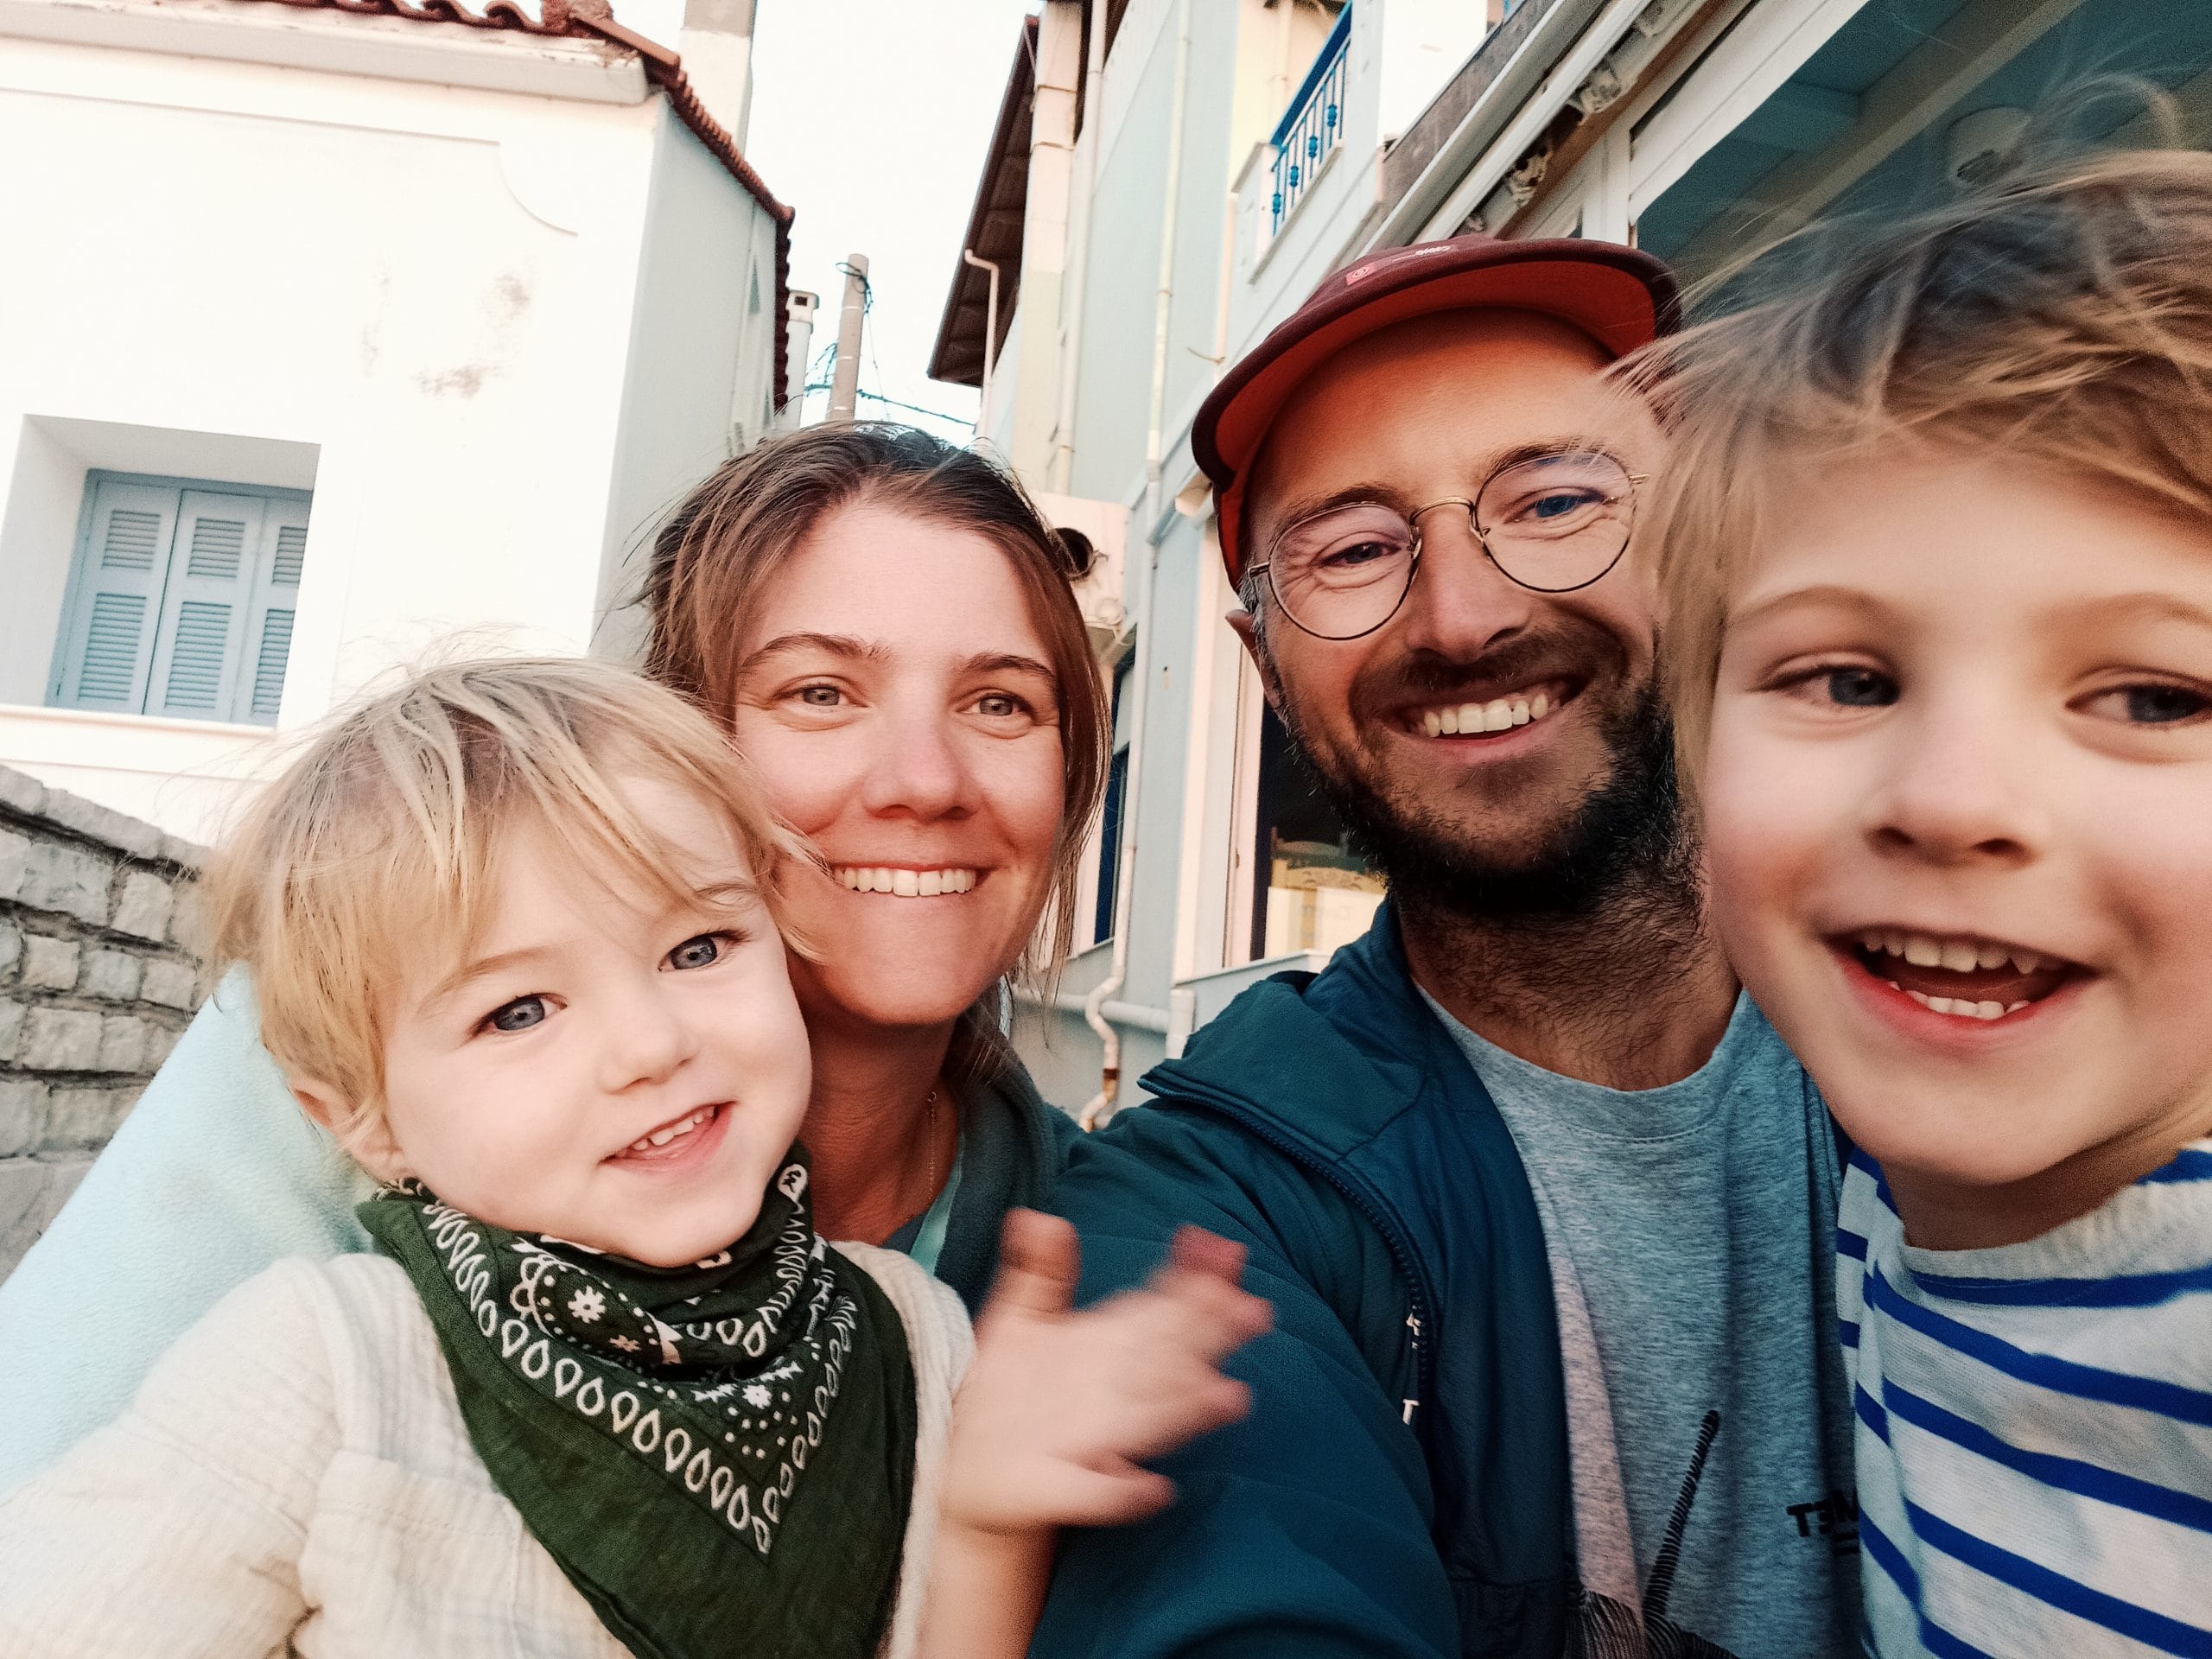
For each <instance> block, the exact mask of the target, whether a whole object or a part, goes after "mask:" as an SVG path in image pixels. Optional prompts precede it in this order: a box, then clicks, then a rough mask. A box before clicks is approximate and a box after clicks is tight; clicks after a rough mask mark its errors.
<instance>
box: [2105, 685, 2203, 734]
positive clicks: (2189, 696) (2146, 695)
mask: <svg viewBox="0 0 2212 1659" xmlns="http://www.w3.org/2000/svg"><path fill="white" fill-rule="evenodd" d="M2120 695H2121V696H2122V697H2124V698H2125V699H2126V704H2127V717H2128V719H2129V720H2131V721H2134V722H2135V723H2136V724H2138V725H2141V726H2171V725H2172V724H2173V723H2174V722H2175V721H2182V720H2194V719H2195V718H2196V716H2197V715H2201V714H2202V713H2203V712H2204V711H2205V709H2206V708H2207V706H2208V705H2207V702H2206V700H2205V697H2204V694H2203V693H2202V692H2201V691H2192V690H2190V689H2189V688H2188V687H2187V686H2183V685H2131V686H2127V687H2126V688H2125V689H2123V690H2122V691H2121V693H2120Z"/></svg>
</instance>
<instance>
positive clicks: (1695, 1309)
mask: <svg viewBox="0 0 2212 1659" xmlns="http://www.w3.org/2000/svg"><path fill="white" fill-rule="evenodd" d="M1429 1006H1430V1007H1433V1008H1434V1009H1435V1010H1436V1014H1437V1017H1438V1018H1440V1020H1443V1021H1444V1024H1445V1027H1446V1030H1448V1031H1449V1032H1451V1033H1452V1037H1453V1038H1454V1039H1455V1040H1457V1041H1458V1043H1459V1046H1460V1047H1461V1048H1462V1049H1463V1050H1465V1052H1466V1055H1467V1058H1468V1060H1469V1062H1470V1063H1471V1065H1473V1067H1474V1070H1475V1075H1476V1076H1477V1077H1480V1078H1481V1079H1482V1081H1483V1084H1484V1086H1485V1087H1486V1088H1487V1089H1488V1090H1490V1092H1491V1098H1492V1099H1494V1100H1495V1101H1496V1102H1497V1108H1498V1110H1499V1111H1500V1112H1501V1113H1503V1116H1504V1118H1505V1122H1506V1124H1507V1127H1508V1128H1510V1130H1511V1131H1512V1134H1513V1140H1514V1143H1515V1145H1516V1146H1517V1147H1519V1148H1520V1152H1521V1157H1522V1162H1523V1163H1524V1164H1526V1165H1527V1166H1528V1170H1529V1180H1530V1182H1531V1183H1532V1185H1534V1187H1535V1195H1536V1202H1537V1208H1538V1211H1539V1212H1540V1213H1541V1217H1542V1218H1543V1224H1544V1233H1545V1242H1546V1245H1547V1249H1548V1254H1549V1255H1550V1258H1551V1268H1552V1281H1553V1288H1554V1295H1555V1297H1556V1298H1557V1300H1558V1302H1559V1305H1560V1350H1561V1358H1562V1360H1563V1361H1564V1362H1565V1366H1566V1372H1567V1412H1568V1438H1569V1442H1570V1446H1571V1450H1572V1452H1573V1470H1574V1499H1575V1526H1576V1534H1577V1539H1578V1545H1579V1555H1580V1562H1579V1565H1580V1570H1581V1576H1582V1580H1583V1584H1584V1586H1585V1588H1586V1590H1587V1591H1588V1592H1591V1593H1592V1595H1593V1596H1603V1597H1605V1598H1606V1599H1607V1600H1608V1601H1610V1602H1611V1603H1614V1604H1624V1603H1625V1604H1629V1605H1637V1604H1640V1605H1641V1607H1642V1610H1643V1621H1644V1623H1645V1624H1646V1625H1647V1626H1648V1627H1649V1634H1650V1638H1651V1650H1652V1651H1653V1652H1662V1653H1669V1654H1675V1653H1681V1654H1686V1655H1690V1656H1707V1659H1710V1656H1712V1655H1714V1654H1722V1655H1726V1656H1732V1659H1809V1656H1819V1655H1837V1656H1845V1655H1855V1654H1857V1653H1858V1651H1859V1644H1858V1638H1857V1630H1858V1626H1859V1571H1858V1567H1859V1562H1858V1549H1859V1545H1858V1507H1857V1503H1856V1502H1855V1500H1854V1498H1853V1495H1852V1493H1853V1488H1852V1477H1851V1425H1850V1408H1849V1395H1848V1393H1847V1389H1846V1387H1845V1383H1844V1378H1843V1369H1842V1362H1841V1357H1840V1351H1839V1349H1838V1347H1837V1343H1836V1331H1835V1297H1834V1279H1835V1274H1834V1238H1835V1203H1836V1191H1837V1185H1838V1181H1839V1179H1840V1177H1839V1171H1838V1169H1837V1164H1836V1152H1835V1141H1834V1132H1833V1130H1832V1129H1831V1128H1830V1126H1829V1122H1828V1117H1827V1112H1826V1110H1825V1109H1823V1108H1822V1106H1821V1102H1820V1099H1819V1096H1817V1095H1816V1094H1815V1091H1814V1090H1813V1087H1812V1084H1811V1083H1810V1082H1809V1081H1808V1079H1807V1077H1806V1076H1805V1073H1804V1071H1803V1068H1802V1067H1801V1066H1800V1065H1798V1064H1797V1061H1796V1058H1795V1057H1794V1056H1792V1055H1791V1054H1790V1052H1789V1050H1788V1049H1787V1048H1786V1047H1784V1046H1783V1042H1782V1039H1780V1038H1779V1037H1777V1035H1776V1034H1775V1032H1774V1028H1773V1027H1771V1026H1770V1025H1768V1024H1767V1022H1766V1019H1765V1017H1764V1015H1763V1014H1760V1013H1759V1011H1758V1008H1757V1007H1754V1006H1753V1005H1752V1003H1751V999H1750V998H1749V997H1741V998H1739V999H1738V1001H1737V1004H1736V1009H1735V1012H1734V1014H1733V1015H1732V1018H1731V1019H1730V1020H1729V1022H1728V1029H1727V1031H1726V1033H1725V1034H1724V1035H1723V1036H1722V1038H1721V1040H1720V1046H1719V1047H1718V1048H1717V1049H1715V1050H1714V1051H1713V1058H1711V1059H1709V1060H1708V1061H1707V1062H1706V1064H1705V1065H1703V1066H1702V1067H1700V1069H1699V1070H1698V1071H1695V1072H1694V1073H1693V1074H1692V1075H1690V1076H1689V1077H1685V1078H1683V1079H1682V1080H1681V1082H1680V1083H1675V1084H1669V1085H1667V1086H1666V1087H1665V1088H1662V1089H1647V1090H1634V1091H1625V1090H1618V1089H1606V1088H1602V1087H1600V1086H1599V1085H1598V1084H1588V1083H1582V1082H1579V1081H1577V1080H1575V1079H1574V1078H1572V1077H1560V1076H1558V1075H1557V1074H1556V1073H1554V1072H1550V1071H1544V1070H1543V1069H1542V1068H1541V1067H1539V1066H1535V1065H1530V1064H1529V1062H1527V1061H1526V1060H1523V1059H1521V1058H1518V1057H1517V1056H1516V1055H1512V1054H1509V1053H1507V1052H1505V1051H1504V1050H1503V1049H1502V1048H1499V1047H1497V1046H1496V1045H1494V1044H1492V1043H1490V1042H1487V1041H1485V1040H1484V1039H1482V1038H1481V1037H1478V1036H1477V1035H1476V1034H1475V1033H1473V1032H1471V1031H1470V1030H1468V1029H1467V1028H1466V1027H1465V1026H1462V1025H1460V1024H1459V1022H1458V1021H1457V1020H1453V1019H1452V1017H1451V1015H1449V1014H1446V1013H1445V1012H1444V1010H1443V1008H1442V1007H1440V1006H1438V1005H1437V1003H1436V1002H1435V1001H1434V1000H1433V999H1431V1001H1430V1004H1429ZM1620 1611H1621V1608H1620V1607H1619V1606H1618V1605H1616V1606H1614V1607H1611V1608H1604V1609H1602V1610H1601V1611H1599V1613H1598V1615H1597V1616H1596V1618H1595V1624H1596V1625H1597V1626H1598V1627H1599V1628H1597V1629H1592V1630H1588V1631H1587V1632H1586V1639H1588V1640H1592V1641H1594V1642H1595V1643H1597V1644H1598V1645H1597V1646H1596V1648H1595V1649H1593V1650H1595V1651H1599V1652H1607V1651H1613V1650H1615V1649H1612V1648H1611V1646H1610V1645H1609V1644H1608V1643H1607V1641H1606V1639H1605V1637H1604V1636H1603V1635H1602V1634H1601V1633H1600V1632H1601V1630H1602V1629H1603V1628H1604V1627H1606V1626H1608V1625H1613V1626H1618V1624H1619V1623H1620V1619H1619V1613H1620ZM1662 1620H1663V1621H1664V1623H1665V1624H1666V1625H1669V1626H1672V1627H1673V1629H1674V1630H1675V1631H1676V1632H1681V1633H1687V1634H1688V1636H1690V1637H1693V1638H1694V1640H1693V1641H1691V1642H1689V1643H1686V1644H1685V1643H1681V1637H1680V1636H1676V1637H1674V1638H1673V1643H1674V1644H1671V1645H1670V1643H1669V1640H1668V1639H1667V1638H1665V1637H1662V1634H1661V1631H1660V1626H1661V1621H1662ZM1699 1643H1703V1644H1704V1645H1699ZM1636 1650H1637V1648H1636V1646H1635V1645H1633V1644H1630V1643H1624V1645H1622V1646H1621V1647H1620V1648H1619V1649H1618V1651H1620V1652H1622V1653H1624V1654H1625V1653H1629V1652H1632V1651H1636Z"/></svg>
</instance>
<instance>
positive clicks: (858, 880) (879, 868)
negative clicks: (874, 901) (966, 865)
mask: <svg viewBox="0 0 2212 1659" xmlns="http://www.w3.org/2000/svg"><path fill="white" fill-rule="evenodd" d="M831 874H834V875H835V876H836V879H837V881H838V884H839V885H840V886H841V887H849V888H851V889H852V891H853V892H855V893H890V894H891V895H892V896H893V897H894V898H899V899H934V898H936V897H938V895H939V894H940V893H972V892H974V891H975V888H976V872H975V871H974V870H908V869H896V868H892V867H890V866H888V865H881V864H840V865H838V866H837V867H836V869H835V870H834V871H832V872H831Z"/></svg>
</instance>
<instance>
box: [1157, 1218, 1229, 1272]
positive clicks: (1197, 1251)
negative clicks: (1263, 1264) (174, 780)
mask: <svg viewBox="0 0 2212 1659" xmlns="http://www.w3.org/2000/svg"><path fill="white" fill-rule="evenodd" d="M1167 1259H1168V1262H1170V1263H1171V1264H1172V1265H1173V1266H1174V1267H1178V1268H1186V1269H1188V1270H1189V1271H1191V1272H1192V1273H1202V1274H1209V1275H1211V1277H1213V1278H1216V1279H1220V1280H1223V1281H1226V1282H1228V1283H1229V1284H1231V1285H1234V1284H1236V1283H1237V1282H1238V1281H1240V1280H1242V1278H1243V1274H1244V1247H1243V1245H1242V1244H1238V1243H1235V1242H1233V1241H1232V1240H1230V1239H1226V1238H1223V1237H1222V1236H1219V1235H1218V1234H1216V1233H1210V1232H1208V1231H1206V1230H1205V1228H1203V1227H1192V1226H1190V1225H1188V1224H1185V1225H1183V1226H1181V1227H1178V1228H1177V1229H1176V1230H1175V1236H1174V1238H1173V1239H1172V1240H1171V1241H1170V1242H1169V1243H1168V1246H1167Z"/></svg>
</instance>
